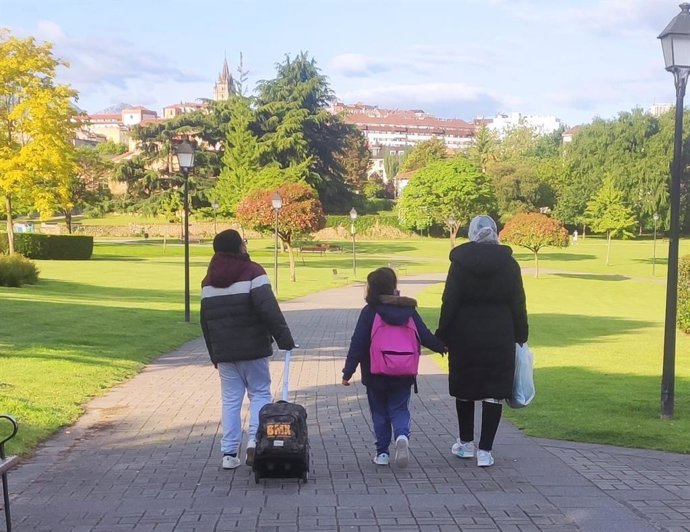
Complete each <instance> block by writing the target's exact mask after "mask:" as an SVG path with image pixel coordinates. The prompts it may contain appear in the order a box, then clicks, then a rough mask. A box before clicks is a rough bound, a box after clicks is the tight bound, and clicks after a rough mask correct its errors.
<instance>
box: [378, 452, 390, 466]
mask: <svg viewBox="0 0 690 532" xmlns="http://www.w3.org/2000/svg"><path fill="white" fill-rule="evenodd" d="M390 461H391V459H390V456H388V453H381V454H377V455H376V456H374V463H375V464H376V465H388V464H389V463H390Z"/></svg>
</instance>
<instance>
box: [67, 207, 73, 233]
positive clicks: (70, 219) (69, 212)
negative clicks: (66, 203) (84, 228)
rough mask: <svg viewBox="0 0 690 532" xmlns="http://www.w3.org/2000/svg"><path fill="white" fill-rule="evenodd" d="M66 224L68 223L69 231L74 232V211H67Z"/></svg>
mask: <svg viewBox="0 0 690 532" xmlns="http://www.w3.org/2000/svg"><path fill="white" fill-rule="evenodd" d="M65 225H67V233H68V234H70V235H71V234H72V211H66V212H65Z"/></svg>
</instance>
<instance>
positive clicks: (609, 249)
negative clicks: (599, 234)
mask: <svg viewBox="0 0 690 532" xmlns="http://www.w3.org/2000/svg"><path fill="white" fill-rule="evenodd" d="M606 241H607V245H606V265H607V266H608V265H609V257H610V256H611V231H607V233H606Z"/></svg>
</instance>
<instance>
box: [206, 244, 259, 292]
mask: <svg viewBox="0 0 690 532" xmlns="http://www.w3.org/2000/svg"><path fill="white" fill-rule="evenodd" d="M252 266H253V263H252V262H251V260H250V259H249V255H242V254H239V253H221V252H218V253H216V254H214V255H213V257H212V258H211V262H210V263H209V264H208V271H207V272H206V277H204V279H203V281H201V286H202V287H203V286H215V287H216V288H227V287H228V286H230V285H231V284H233V283H236V282H237V281H246V280H249V279H251V278H252V276H251V272H250V271H251V270H252V269H253V267H252Z"/></svg>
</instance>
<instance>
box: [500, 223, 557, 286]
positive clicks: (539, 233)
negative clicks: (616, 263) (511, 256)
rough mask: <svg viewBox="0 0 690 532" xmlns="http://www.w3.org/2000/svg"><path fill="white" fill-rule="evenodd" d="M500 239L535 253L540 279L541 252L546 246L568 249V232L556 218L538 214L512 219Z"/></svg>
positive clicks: (537, 275)
mask: <svg viewBox="0 0 690 532" xmlns="http://www.w3.org/2000/svg"><path fill="white" fill-rule="evenodd" d="M500 239H501V241H503V242H504V243H506V244H515V245H517V246H522V247H524V248H527V249H529V250H530V251H531V252H532V253H534V266H535V273H534V276H535V277H539V250H540V249H541V248H543V247H544V246H553V247H559V248H564V247H566V246H567V245H568V231H567V230H566V228H565V227H563V224H562V223H561V222H559V221H558V220H556V219H555V218H550V217H549V216H546V215H545V214H540V213H538V212H526V213H522V214H518V215H516V216H514V217H513V218H511V219H510V221H509V222H508V223H507V224H506V225H505V227H504V228H503V231H501V235H500Z"/></svg>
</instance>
